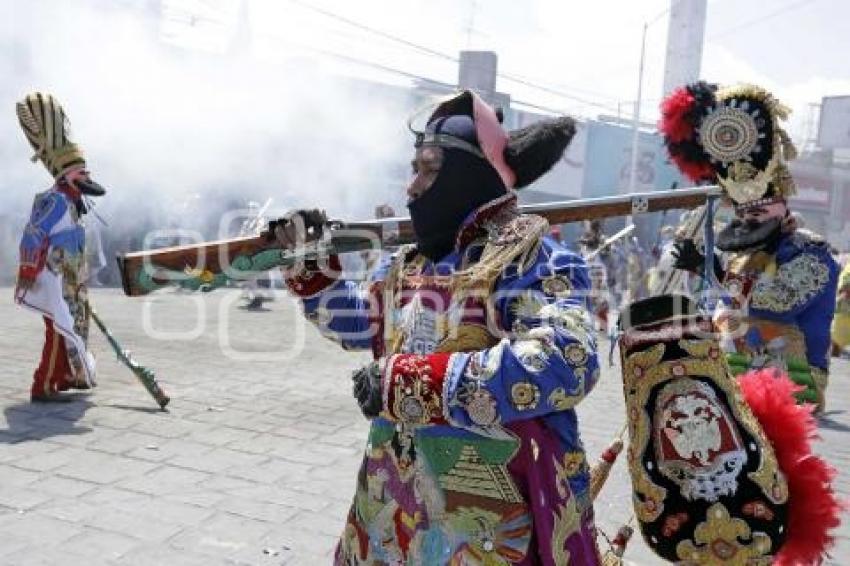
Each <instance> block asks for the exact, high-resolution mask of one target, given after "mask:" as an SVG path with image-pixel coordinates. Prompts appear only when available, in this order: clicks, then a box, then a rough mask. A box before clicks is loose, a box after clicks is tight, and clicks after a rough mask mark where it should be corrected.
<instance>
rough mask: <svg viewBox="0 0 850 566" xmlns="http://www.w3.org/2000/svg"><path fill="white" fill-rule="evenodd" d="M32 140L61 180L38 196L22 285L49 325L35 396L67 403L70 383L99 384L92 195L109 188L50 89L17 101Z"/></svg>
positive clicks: (24, 297)
mask: <svg viewBox="0 0 850 566" xmlns="http://www.w3.org/2000/svg"><path fill="white" fill-rule="evenodd" d="M17 114H18V119H19V121H20V124H21V128H23V130H24V134H26V137H27V140H28V141H29V142H30V145H32V147H33V149H34V150H35V155H34V157H33V160H36V159H38V160H40V161H41V162H42V163H43V164H44V166H45V167H46V168H47V170H48V171H49V172H50V174H51V175H52V176H53V178H54V179H55V184H54V185H53V186H52V187H51V188H50V189H48V190H46V191H44V192H42V193H39V194H37V195H36V197H35V200H34V202H33V207H32V213H31V215H30V219H29V222H28V223H27V225H26V228H25V229H24V234H23V237H22V238H21V245H20V265H19V268H18V281H17V286H16V288H15V300H16V302H17V303H18V304H20V305H22V306H24V307H27V308H29V309H32V310H34V311H36V312H38V313H40V314H41V315H42V316H43V317H44V324H45V327H46V335H45V344H44V350H43V352H42V357H41V363H40V364H39V366H38V368H37V369H36V371H35V375H34V376H33V384H32V390H31V392H30V393H31V398H32V400H33V401H38V402H50V401H67V400H70V398H68V397H64V396H62V395H61V394H60V391H65V390H67V389H70V388H75V389H88V388H90V387H92V386H94V384H95V381H94V378H95V365H94V357H93V356H92V354H91V352H89V351H88V349H87V339H88V327H89V311H88V302H87V293H86V286H85V281H86V267H85V229H84V227H83V221H82V217H83V215H84V214H85V213H86V212H87V210H88V206H89V203H88V200H87V196H101V195H103V194H104V192H105V191H104V189H103V187H101V186H100V185H99V184H97V183H95V182H94V181H92V180H91V177H90V176H89V172H88V171H87V170H86V162H85V159H84V158H83V155H82V152H81V151H80V149H79V147H78V146H77V145H76V144H74V143H73V142H71V140H70V139H69V135H70V133H69V129H68V121H67V118H66V116H65V111H64V110H63V109H62V106H61V105H60V104H59V102H58V101H57V100H56V98H54V97H53V96H52V95H50V94H46V93H39V92H36V93H32V94H30V95H28V96H27V97H26V98H25V99H24V100H22V101H21V102H19V103H18V104H17Z"/></svg>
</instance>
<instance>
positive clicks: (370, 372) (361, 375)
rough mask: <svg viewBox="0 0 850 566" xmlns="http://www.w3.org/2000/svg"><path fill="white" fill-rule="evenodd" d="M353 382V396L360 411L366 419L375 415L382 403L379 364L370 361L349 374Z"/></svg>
mask: <svg viewBox="0 0 850 566" xmlns="http://www.w3.org/2000/svg"><path fill="white" fill-rule="evenodd" d="M351 380H352V381H353V382H354V398H355V399H357V404H358V405H360V411H361V412H362V413H363V416H364V417H366V418H367V419H374V418H375V417H377V416H378V415H379V414H380V412H381V409H382V408H383V405H384V400H383V397H382V395H381V366H380V364H378V362H372V363H370V364H369V365H367V366H363V367H362V368H360V369H359V370H357V371H355V372H353V373H352V374H351Z"/></svg>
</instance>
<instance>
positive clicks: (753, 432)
mask: <svg viewBox="0 0 850 566" xmlns="http://www.w3.org/2000/svg"><path fill="white" fill-rule="evenodd" d="M693 328H694V327H690V330H693ZM621 351H622V352H623V385H624V393H625V398H626V408H627V415H628V423H629V435H630V439H631V443H630V446H629V450H628V462H629V473H630V475H631V478H632V486H633V502H634V507H635V514H636V517H637V519H638V522H639V526H640V529H641V532H642V534H643V537H644V539H645V540H646V542H647V544H648V545H649V546H650V547H651V548H652V549H653V550H654V551H655V552H656V553H657V554H658V555H659V556H661V557H663V558H664V559H666V560H670V561H672V562H677V563H680V562H683V561H684V562H685V563H695V564H715V563H722V564H741V565H744V564H747V565H750V564H769V563H770V561H771V557H772V556H773V555H774V554H775V553H776V551H777V550H778V549H779V547H780V546H781V545H782V543H783V542H784V540H785V525H786V516H787V499H788V487H787V483H786V480H785V477H784V476H783V475H782V473H781V471H779V470H778V467H777V462H776V457H775V455H774V454H773V450H772V448H771V447H770V445H769V443H768V442H767V440H766V438H765V436H764V433H763V432H762V430H761V427H760V426H759V424H758V422H757V421H756V419H755V417H754V416H753V414H752V413H751V411H750V410H749V408H748V407H747V406H746V405H745V404H744V402H743V400H742V399H741V396H740V393H739V392H738V389H737V386H736V385H735V383H734V381H733V379H731V377H730V376H729V372H728V367H727V366H726V363H725V359H724V357H723V355H722V352H721V351H720V348H719V347H718V344H717V342H716V341H715V340H713V339H707V338H701V337H699V336H697V335H696V334H693V333H691V332H690V331H689V329H688V327H687V321H684V322H683V321H682V320H677V321H676V322H675V323H669V324H666V325H665V324H664V323H663V322H662V323H660V324H655V325H652V327H651V328H650V329H645V328H641V329H639V330H635V329H630V330H628V331H627V332H626V334H625V335H624V336H623V339H621Z"/></svg>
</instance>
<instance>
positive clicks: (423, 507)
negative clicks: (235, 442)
mask: <svg viewBox="0 0 850 566" xmlns="http://www.w3.org/2000/svg"><path fill="white" fill-rule="evenodd" d="M512 206H513V199H509V200H508V201H506V202H504V203H500V204H499V207H500V208H503V207H512ZM493 212H495V210H493ZM543 227H545V222H544V221H542V220H540V219H538V218H527V217H517V218H516V219H514V220H512V221H510V222H509V223H507V224H505V225H504V226H503V228H502V230H503V232H502V233H503V234H509V235H510V236H509V237H510V238H511V239H513V238H518V237H521V238H524V239H525V238H531V244H532V245H529V244H528V242H527V241H525V240H523V241H519V242H517V241H507V242H505V243H500V242H499V241H489V242H488V243H486V244H485V245H484V247H483V248H482V247H481V246H479V245H475V246H469V247H465V248H462V249H459V250H457V251H455V252H453V253H452V254H450V255H449V256H447V257H446V258H445V259H444V260H443V261H442V262H440V264H438V265H435V264H434V263H432V262H430V261H427V260H425V259H424V258H423V257H422V256H417V255H416V254H415V252H410V253H405V252H403V251H402V252H400V253H399V254H397V255H396V256H395V257H394V258H393V260H392V262H391V263H390V264H389V265H388V266H387V267H386V269H385V270H383V271H384V272H383V274H382V279H381V281H379V282H376V283H375V284H374V285H373V286H372V287H371V291H370V293H369V294H368V295H363V294H361V292H360V290H359V288H358V287H356V286H355V285H353V284H352V283H351V282H347V281H337V282H333V283H332V282H330V281H319V283H325V284H328V285H329V286H328V287H327V288H326V289H325V290H323V291H322V292H319V293H318V294H315V293H316V291H317V289H316V287H314V285H316V284H317V281H316V280H315V279H316V278H319V279H323V278H322V277H321V276H315V277H313V278H306V279H304V280H301V281H296V282H294V283H293V285H300V289H298V292H299V293H301V295H302V297H304V298H305V299H304V301H303V302H304V309H305V312H306V314H307V316H308V318H310V319H311V320H312V321H314V322H315V323H316V324H317V325H318V326H319V328H320V329H321V330H322V332H323V333H324V334H325V335H326V336H328V337H331V338H334V339H335V340H337V341H339V342H340V343H341V344H342V346H343V347H345V348H348V349H355V348H370V347H371V348H374V349H375V353H376V354H377V355H379V356H387V364H386V369H385V374H384V385H385V387H386V389H385V395H386V409H385V411H386V414H385V416H383V417H382V418H379V419H376V420H375V421H373V423H372V428H371V431H370V436H369V445H368V448H367V453H366V456H365V458H364V462H363V465H362V467H361V471H360V476H359V478H358V482H357V494H356V496H355V502H354V504H353V506H352V509H351V512H350V513H349V518H348V523H347V525H346V528H345V535H344V537H343V540H342V542H341V544H340V548H339V552H338V555H337V562H338V563H339V564H396V563H401V564H468V563H482V564H484V563H486V564H566V563H567V562H568V561H569V557H572V558H573V560H574V561H573V562H569V563H572V564H593V563H595V561H596V547H595V542H594V539H593V526H592V525H593V524H592V509H591V505H590V501H589V496H588V466H587V462H586V460H585V454H584V449H583V447H582V444H581V441H580V439H579V435H578V428H577V421H576V415H575V412H574V410H573V407H574V406H575V405H576V404H577V403H578V402H580V401H581V400H582V399H583V398H584V396H585V395H586V394H587V393H589V392H590V390H591V389H592V387H593V386H594V384H595V383H596V380H597V379H598V377H599V366H598V362H597V358H596V351H595V350H596V344H595V342H594V338H593V333H592V332H591V330H590V326H589V320H588V315H587V310H586V305H585V299H584V293H585V292H586V291H587V289H588V288H589V281H588V277H587V270H586V268H585V266H584V262H583V261H582V260H581V258H579V257H578V256H576V255H575V254H573V253H571V252H568V251H566V250H565V249H563V248H562V247H561V246H560V245H558V244H557V243H555V242H554V241H553V240H551V239H550V238H548V237H542V234H543V233H545V230H543ZM482 229H483V225H482V224H481V223H480V221H472V222H471V223H470V224H468V225H467V226H465V227H464V233H465V234H472V233H474V232H478V231H482ZM514 234H515V235H514ZM510 247H515V248H522V249H521V250H520V249H517V251H516V253H518V254H519V253H521V254H522V255H523V256H524V257H522V258H521V260H522V261H519V262H518V263H516V264H515V265H514V266H513V267H512V268H511V269H510V270H509V273H508V274H506V275H505V276H504V277H499V278H498V279H497V280H495V281H493V282H490V281H488V280H487V279H486V278H484V279H482V280H481V281H480V282H479V283H476V284H475V286H474V287H472V288H470V287H468V282H467V281H464V279H467V278H475V277H476V275H480V274H478V273H476V270H475V267H474V264H475V262H476V260H477V259H480V257H481V256H482V255H487V254H490V255H492V254H494V253H499V252H503V251H504V250H505V249H508V248H510ZM525 248H527V249H525ZM518 259H520V258H518ZM468 262H471V263H472V264H473V265H472V266H471V267H468V268H465V269H464V267H463V265H464V263H468ZM457 269H461V270H462V271H461V273H462V275H451V273H452V272H453V270H457ZM441 274H445V275H442V276H441ZM302 279H303V278H302ZM488 318H491V319H492V320H489V321H488ZM372 325H375V326H376V328H377V327H380V329H381V331H380V332H379V334H378V339H376V340H374V341H373V340H371V339H370V338H369V334H370V332H369V328H370V326H372ZM532 538H534V539H535V545H534V546H535V547H536V549H535V550H534V553H533V554H528V552H529V543H530V541H531V540H532ZM413 557H417V558H416V559H415V560H414V558H413ZM565 559H566V561H565Z"/></svg>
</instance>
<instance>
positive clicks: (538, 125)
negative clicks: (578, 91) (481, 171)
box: [408, 90, 576, 189]
mask: <svg viewBox="0 0 850 566" xmlns="http://www.w3.org/2000/svg"><path fill="white" fill-rule="evenodd" d="M419 114H421V112H420V113H417V114H414V116H412V117H411V119H410V120H409V121H408V127H409V128H410V130H411V131H412V132H413V133H414V134H415V135H416V146H417V147H419V146H423V145H436V146H442V147H452V148H456V149H462V150H464V151H468V152H470V153H473V154H475V155H478V156H479V157H482V158H484V159H486V160H487V161H488V162H489V163H490V165H492V166H493V168H494V169H495V170H496V171H497V172H498V173H499V177H501V179H502V182H504V184H505V186H506V187H507V188H509V189H521V188H523V187H526V186H528V185H530V184H531V183H533V182H534V181H536V180H537V179H539V178H540V177H541V176H543V175H544V174H545V173H546V172H547V171H549V170H550V169H551V168H552V167H553V166H554V165H555V164H556V163H557V162H558V160H559V159H560V158H561V156H562V155H563V154H564V151H565V150H566V148H567V146H568V145H569V143H570V141H572V139H573V136H574V135H575V132H576V124H575V121H574V120H573V119H572V118H569V117H566V116H563V117H558V118H551V119H547V120H541V121H539V122H535V123H533V124H531V125H529V126H526V127H523V128H520V129H517V130H513V131H506V130H505V129H504V128H503V127H502V123H501V122H502V118H503V116H502V113H501V109H494V108H492V107H491V106H490V105H488V104H487V103H486V102H484V100H483V99H482V98H481V97H480V96H478V94H476V93H475V92H473V91H470V90H464V91H461V92H460V93H458V94H455V95H453V96H452V97H451V98H449V99H447V100H444V101H442V102H440V103H438V105H437V107H436V108H435V109H434V111H433V112H432V113H431V115H430V117H429V118H428V120H427V126H426V127H425V128H423V129H419V130H417V129H416V128H415V127H414V126H413V121H414V120H415V118H416V117H417V116H418V115H419ZM449 116H467V117H469V118H471V120H472V123H473V128H474V131H473V132H470V135H468V136H458V135H452V134H447V133H444V132H442V131H434V128H433V127H431V126H432V125H434V124H437V123H438V122H439V121H440V119H441V118H445V117H449Z"/></svg>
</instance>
